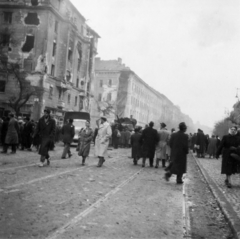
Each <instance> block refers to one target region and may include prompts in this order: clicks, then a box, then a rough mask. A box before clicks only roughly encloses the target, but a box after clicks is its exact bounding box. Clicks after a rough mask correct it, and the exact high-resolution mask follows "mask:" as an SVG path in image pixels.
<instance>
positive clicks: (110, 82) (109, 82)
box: [108, 79, 112, 87]
mask: <svg viewBox="0 0 240 239" xmlns="http://www.w3.org/2000/svg"><path fill="white" fill-rule="evenodd" d="M108 86H109V87H111V86H112V80H111V79H109V80H108Z"/></svg>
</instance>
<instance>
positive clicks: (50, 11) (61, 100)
mask: <svg viewBox="0 0 240 239" xmlns="http://www.w3.org/2000/svg"><path fill="white" fill-rule="evenodd" d="M98 38H99V35H98V34H97V33H96V32H95V31H94V30H93V29H91V28H90V27H89V26H88V25H87V24H86V19H85V18H84V17H83V16H82V15H81V13H80V12H78V10H77V9H76V8H75V7H74V6H73V5H72V3H71V2H70V1H69V0H24V1H23V0H15V1H7V0H5V1H4V0H0V39H1V41H0V44H1V47H2V48H4V49H5V54H6V55H7V57H8V60H9V61H16V60H18V61H19V62H20V64H21V66H22V67H23V69H24V70H25V71H26V72H28V73H29V75H28V80H29V81H30V82H31V84H32V85H33V86H38V87H41V88H42V89H43V91H42V94H41V95H39V96H32V97H31V99H30V100H29V101H28V102H27V104H25V105H24V107H22V109H21V113H22V114H23V115H30V116H31V118H33V119H34V120H38V119H39V117H40V116H41V115H42V113H43V109H45V108H48V109H50V110H51V111H52V114H53V116H54V117H55V119H56V120H57V121H58V122H61V120H62V118H63V115H64V112H66V111H88V112H90V108H91V100H90V93H91V89H92V87H91V85H92V82H93V81H94V60H95V55H96V54H97V42H98ZM13 87H15V86H14V83H13V81H11V79H7V77H6V75H5V74H4V73H3V72H0V116H1V115H4V114H6V113H7V112H9V111H12V109H11V108H10V107H9V105H8V99H7V97H8V92H9V91H10V90H11V89H13Z"/></svg>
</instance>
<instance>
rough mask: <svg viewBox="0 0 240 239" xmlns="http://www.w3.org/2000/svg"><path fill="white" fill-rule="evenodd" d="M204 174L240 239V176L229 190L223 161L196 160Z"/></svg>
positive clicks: (236, 176) (234, 180)
mask: <svg viewBox="0 0 240 239" xmlns="http://www.w3.org/2000/svg"><path fill="white" fill-rule="evenodd" d="M194 158H195V160H196V162H197V164H198V166H199V168H200V170H201V172H202V174H203V175H204V177H205V179H206V181H207V182H208V184H209V186H210V188H211V190H212V192H213V194H214V196H215V197H216V199H217V201H218V203H219V206H220V207H221V209H222V211H223V213H224V215H225V217H226V218H227V220H228V221H229V223H230V225H231V227H232V229H233V231H234V233H235V235H236V238H240V176H239V174H236V175H233V177H232V185H233V186H232V188H227V187H226V185H225V183H224V180H225V178H226V176H225V175H222V174H221V161H222V160H221V159H218V160H217V159H209V158H196V157H195V156H194Z"/></svg>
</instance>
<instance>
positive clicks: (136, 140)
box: [131, 128, 141, 165]
mask: <svg viewBox="0 0 240 239" xmlns="http://www.w3.org/2000/svg"><path fill="white" fill-rule="evenodd" d="M139 130H140V129H139V128H136V129H134V132H135V133H134V134H133V135H132V136H131V146H132V158H133V164H134V165H137V162H138V160H139V159H140V158H141V142H140V139H141V134H140V132H139Z"/></svg>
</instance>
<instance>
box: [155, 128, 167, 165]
mask: <svg viewBox="0 0 240 239" xmlns="http://www.w3.org/2000/svg"><path fill="white" fill-rule="evenodd" d="M169 137H170V132H169V131H168V130H167V129H166V124H165V123H161V129H160V130H159V131H158V138H159V142H158V144H157V146H156V157H157V159H156V166H155V168H158V167H159V161H160V160H162V167H163V168H165V163H166V159H167V143H168V140H169Z"/></svg>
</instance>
